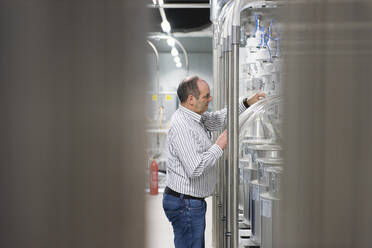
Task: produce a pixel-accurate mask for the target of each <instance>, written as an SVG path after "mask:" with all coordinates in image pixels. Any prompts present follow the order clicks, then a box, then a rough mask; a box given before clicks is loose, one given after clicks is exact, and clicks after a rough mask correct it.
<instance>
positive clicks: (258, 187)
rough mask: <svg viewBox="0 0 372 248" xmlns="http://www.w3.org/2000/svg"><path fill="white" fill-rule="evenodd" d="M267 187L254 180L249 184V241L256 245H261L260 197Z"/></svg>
mask: <svg viewBox="0 0 372 248" xmlns="http://www.w3.org/2000/svg"><path fill="white" fill-rule="evenodd" d="M267 190H268V187H267V186H266V185H262V184H259V183H258V180H254V181H252V182H251V183H250V193H251V199H252V201H251V202H252V204H251V206H252V208H251V213H252V215H251V231H252V236H251V240H252V241H253V242H254V243H255V244H256V245H260V244H261V203H260V195H261V194H263V193H266V192H267Z"/></svg>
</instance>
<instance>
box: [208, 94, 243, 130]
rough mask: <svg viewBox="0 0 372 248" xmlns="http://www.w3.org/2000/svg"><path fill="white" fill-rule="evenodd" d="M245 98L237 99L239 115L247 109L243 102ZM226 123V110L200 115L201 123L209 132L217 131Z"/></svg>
mask: <svg viewBox="0 0 372 248" xmlns="http://www.w3.org/2000/svg"><path fill="white" fill-rule="evenodd" d="M244 99H245V97H241V98H239V115H240V114H241V113H243V112H244V111H245V110H246V109H247V108H246V107H245V105H244V103H243V101H244ZM226 121H227V108H226V107H225V108H223V109H221V110H219V111H213V112H205V113H203V114H202V122H203V123H204V125H205V127H206V128H207V129H208V130H209V131H218V130H221V129H223V128H224V127H225V126H226Z"/></svg>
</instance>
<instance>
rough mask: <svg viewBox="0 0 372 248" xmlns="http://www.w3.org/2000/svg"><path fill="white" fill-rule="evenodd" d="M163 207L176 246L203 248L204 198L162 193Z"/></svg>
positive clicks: (179, 247)
mask: <svg viewBox="0 0 372 248" xmlns="http://www.w3.org/2000/svg"><path fill="white" fill-rule="evenodd" d="M163 209H164V212H165V215H166V216H167V218H168V220H169V221H170V222H171V223H172V226H173V233H174V245H175V247H176V248H204V247H205V246H204V231H205V213H206V211H207V203H206V202H205V200H194V199H184V198H183V195H182V194H181V196H180V197H176V196H172V195H169V194H165V193H164V194H163Z"/></svg>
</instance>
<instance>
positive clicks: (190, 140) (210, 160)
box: [172, 130, 223, 178]
mask: <svg viewBox="0 0 372 248" xmlns="http://www.w3.org/2000/svg"><path fill="white" fill-rule="evenodd" d="M199 139H200V138H199V137H197V135H196V133H194V132H193V131H192V130H184V131H183V132H179V133H178V134H177V135H175V137H174V140H173V142H172V143H173V146H174V150H175V151H176V153H177V157H178V158H179V159H180V161H181V164H182V166H183V167H184V171H185V172H186V174H187V176H188V177H189V178H195V177H198V176H200V175H202V174H203V172H204V171H205V170H206V169H207V168H209V167H212V166H214V165H215V163H216V160H217V159H219V158H220V157H221V156H222V154H223V151H222V149H221V148H220V147H219V146H218V145H217V144H214V145H212V146H211V147H210V148H209V149H208V150H207V151H203V150H202V149H203V148H202V143H201V142H200V140H199Z"/></svg>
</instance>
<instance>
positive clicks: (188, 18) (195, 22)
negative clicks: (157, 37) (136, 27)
mask: <svg viewBox="0 0 372 248" xmlns="http://www.w3.org/2000/svg"><path fill="white" fill-rule="evenodd" d="M148 1H149V2H152V1H151V0H148ZM164 3H165V4H177V3H187V4H194V3H197V4H200V3H203V4H209V0H191V1H185V0H183V1H181V0H164ZM164 11H165V15H166V16H167V19H168V21H169V23H170V24H171V27H172V32H190V31H196V30H200V29H204V28H206V27H208V26H210V25H211V22H210V20H209V8H165V9H164ZM149 12H150V27H149V29H150V30H149V31H150V32H161V31H162V29H161V27H160V23H161V16H160V13H159V9H158V8H150V11H149Z"/></svg>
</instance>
